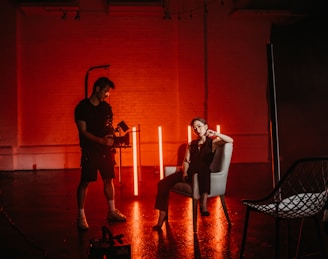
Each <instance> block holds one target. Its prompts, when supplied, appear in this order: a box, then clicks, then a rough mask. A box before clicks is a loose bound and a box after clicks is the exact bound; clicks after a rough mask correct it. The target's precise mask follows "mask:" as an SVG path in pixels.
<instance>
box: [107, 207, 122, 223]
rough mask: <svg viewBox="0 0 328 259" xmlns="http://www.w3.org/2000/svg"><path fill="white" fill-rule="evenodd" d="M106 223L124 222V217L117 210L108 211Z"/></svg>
mask: <svg viewBox="0 0 328 259" xmlns="http://www.w3.org/2000/svg"><path fill="white" fill-rule="evenodd" d="M107 220H108V221H126V216H125V215H123V214H122V213H121V212H120V211H119V210H117V209H116V210H114V211H109V212H108V215H107Z"/></svg>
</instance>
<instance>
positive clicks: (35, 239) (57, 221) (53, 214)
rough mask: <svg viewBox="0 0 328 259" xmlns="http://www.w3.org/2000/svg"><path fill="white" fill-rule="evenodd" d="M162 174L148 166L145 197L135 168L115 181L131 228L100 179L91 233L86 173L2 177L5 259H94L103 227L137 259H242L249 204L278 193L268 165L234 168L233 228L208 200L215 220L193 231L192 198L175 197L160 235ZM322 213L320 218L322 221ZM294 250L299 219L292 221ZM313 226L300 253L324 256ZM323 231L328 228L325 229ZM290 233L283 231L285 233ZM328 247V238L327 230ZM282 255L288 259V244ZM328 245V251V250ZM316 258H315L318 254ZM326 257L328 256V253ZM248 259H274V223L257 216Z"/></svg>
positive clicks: (308, 224)
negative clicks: (80, 194)
mask: <svg viewBox="0 0 328 259" xmlns="http://www.w3.org/2000/svg"><path fill="white" fill-rule="evenodd" d="M158 180H159V174H158V169H157V168H149V167H145V168H141V173H140V181H139V196H137V197H135V196H134V194H133V176H132V169H131V168H122V170H121V182H119V181H118V176H117V178H116V179H115V186H116V207H117V208H118V209H119V210H120V211H121V212H123V213H124V214H126V215H127V217H128V220H127V222H124V223H109V222H107V220H106V214H107V205H106V202H105V198H104V196H103V191H102V183H101V180H100V179H99V180H98V181H97V182H96V183H93V184H91V185H90V188H89V192H88V197H87V202H86V215H87V218H88V222H89V225H90V229H89V230H88V231H86V232H79V231H77V227H76V218H77V208H76V186H77V184H78V181H79V170H40V171H19V172H0V206H1V207H0V208H1V212H0V258H58V259H61V258H69V259H71V258H72V259H75V258H81V259H83V258H89V256H88V253H89V242H90V240H92V239H94V238H100V237H101V236H102V232H101V230H102V226H107V227H108V229H109V230H110V231H111V232H112V233H113V234H114V235H119V234H123V235H124V237H123V241H124V243H125V244H130V245H131V258H133V259H135V258H179V259H180V258H188V259H189V258H205V259H207V258H214V259H220V258H227V259H228V258H229V259H230V258H239V249H240V245H241V236H242V231H243V225H244V215H245V207H244V206H243V205H242V204H241V199H242V198H260V197H262V196H263V195H265V194H267V193H268V191H269V190H270V189H271V186H272V181H271V173H270V166H269V164H232V165H231V168H230V173H229V178H228V186H227V193H226V203H227V207H228V211H229V215H230V219H231V221H232V226H231V227H230V228H229V227H228V225H227V222H226V219H225V216H224V214H223V210H222V206H221V203H220V200H219V199H216V198H213V199H210V200H209V211H210V213H211V215H210V216H209V217H201V216H199V218H198V232H197V234H194V233H193V231H192V213H191V199H189V198H187V197H183V196H181V195H178V194H175V193H171V197H170V198H171V199H170V200H171V203H170V212H169V215H170V218H169V224H167V225H164V226H163V231H162V232H161V233H158V232H156V231H153V230H152V228H151V227H152V226H153V225H155V224H156V221H157V215H158V214H157V211H156V210H154V201H155V194H156V184H157V181H158ZM320 217H322V215H318V218H319V220H320V222H321V218H320ZM292 226H293V227H292V242H290V243H289V245H288V246H289V249H290V250H291V251H292V252H293V251H294V250H293V249H295V245H296V240H297V234H298V232H297V231H298V226H299V221H297V220H296V221H295V222H294V223H292ZM313 229H314V225H313V223H312V221H310V220H307V221H305V226H304V233H303V237H304V238H303V242H302V245H301V251H300V253H301V254H307V257H306V258H323V257H321V256H320V254H318V253H317V252H318V251H320V250H319V245H318V238H317V235H316V232H314V230H313ZM322 229H323V228H322ZM281 233H284V231H281ZM322 234H323V239H324V242H325V245H326V246H327V244H328V241H327V240H328V236H327V234H326V233H324V232H323V231H322ZM280 239H281V246H280V247H281V256H280V258H288V257H287V255H286V253H287V243H286V240H285V238H284V236H282V237H281V238H280ZM327 247H328V246H327ZM312 252H314V253H312ZM326 253H327V252H326ZM244 255H245V257H244V258H246V259H247V258H252V259H253V258H254V259H255V258H256V259H257V258H273V255H274V220H273V218H271V217H269V216H266V215H259V214H251V217H250V223H249V231H248V238H247V243H246V248H245V254H244Z"/></svg>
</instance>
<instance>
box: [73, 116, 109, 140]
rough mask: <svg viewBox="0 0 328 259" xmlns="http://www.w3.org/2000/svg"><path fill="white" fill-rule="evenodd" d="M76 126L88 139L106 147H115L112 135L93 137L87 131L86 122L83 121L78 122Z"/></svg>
mask: <svg viewBox="0 0 328 259" xmlns="http://www.w3.org/2000/svg"><path fill="white" fill-rule="evenodd" d="M76 126H77V129H78V130H79V132H80V133H81V134H82V135H83V136H85V137H86V138H87V139H89V140H91V141H93V142H96V143H99V144H102V145H106V146H113V145H114V138H113V137H112V136H110V135H107V136H105V137H97V136H95V135H93V134H92V133H90V132H89V131H88V130H87V124H86V122H85V121H81V120H78V121H76Z"/></svg>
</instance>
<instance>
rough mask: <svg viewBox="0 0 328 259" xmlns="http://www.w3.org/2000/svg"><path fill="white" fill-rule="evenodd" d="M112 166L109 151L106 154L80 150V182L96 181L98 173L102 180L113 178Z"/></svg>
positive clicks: (111, 157)
mask: <svg viewBox="0 0 328 259" xmlns="http://www.w3.org/2000/svg"><path fill="white" fill-rule="evenodd" d="M114 164H115V163H114V154H113V153H112V151H110V150H108V151H106V152H91V151H85V150H82V156H81V180H82V181H87V182H93V181H96V180H97V174H98V171H99V173H100V175H101V177H102V179H110V178H115V171H114Z"/></svg>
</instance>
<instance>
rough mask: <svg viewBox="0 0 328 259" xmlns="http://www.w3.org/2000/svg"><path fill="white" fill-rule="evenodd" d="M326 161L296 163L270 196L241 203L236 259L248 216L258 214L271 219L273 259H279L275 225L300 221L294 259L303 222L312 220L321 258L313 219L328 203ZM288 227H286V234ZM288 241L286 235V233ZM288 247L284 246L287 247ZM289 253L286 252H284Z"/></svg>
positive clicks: (322, 252)
mask: <svg viewBox="0 0 328 259" xmlns="http://www.w3.org/2000/svg"><path fill="white" fill-rule="evenodd" d="M327 184H328V157H313V158H303V159H299V160H297V161H296V162H295V163H294V164H293V165H292V166H291V167H290V168H289V170H288V171H287V172H286V173H285V175H284V176H283V177H282V178H281V180H280V181H279V182H278V183H277V184H276V186H275V188H274V189H273V190H272V192H271V193H270V194H269V195H268V196H266V197H264V198H262V199H259V200H246V199H245V200H242V204H243V205H245V206H246V215H245V224H244V232H243V236H242V244H241V249H240V258H243V256H244V250H245V243H246V236H247V228H248V222H249V216H250V212H251V211H253V212H259V213H264V214H267V215H270V216H272V217H274V218H275V223H276V229H275V231H276V233H275V234H276V239H275V258H279V222H280V221H281V220H286V221H287V226H289V225H288V224H289V222H290V220H292V219H297V218H298V219H301V224H300V231H299V236H298V243H297V247H296V255H295V256H294V258H297V257H298V254H299V247H300V241H301V234H302V229H303V223H304V219H305V218H308V217H312V218H313V219H314V220H315V223H316V226H317V233H318V236H319V242H320V248H321V254H322V257H323V258H327V257H325V248H324V244H323V242H322V234H321V231H320V224H319V221H318V217H316V215H317V214H318V213H319V212H320V211H322V209H323V207H324V205H325V203H326V202H327V200H328V185H327ZM288 230H289V227H287V231H288ZM288 237H289V233H288ZM287 247H288V246H287ZM288 252H289V251H288Z"/></svg>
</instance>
